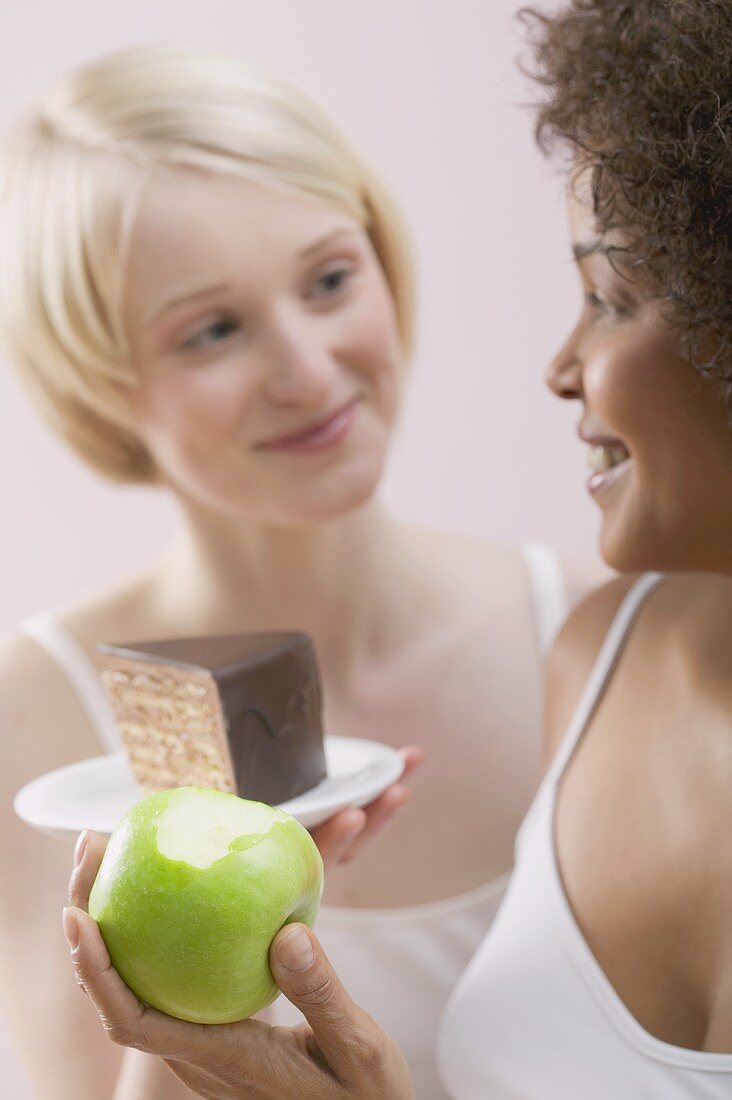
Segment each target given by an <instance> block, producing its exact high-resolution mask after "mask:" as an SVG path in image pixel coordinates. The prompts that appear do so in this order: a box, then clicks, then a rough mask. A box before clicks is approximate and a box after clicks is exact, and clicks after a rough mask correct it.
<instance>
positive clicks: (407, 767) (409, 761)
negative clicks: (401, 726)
mask: <svg viewBox="0 0 732 1100" xmlns="http://www.w3.org/2000/svg"><path fill="white" fill-rule="evenodd" d="M399 751H400V753H401V755H402V756H403V758H404V771H403V772H402V774H401V777H400V778H401V779H406V777H407V776H408V775H411V773H412V772H413V771H414V770H415V768H418V767H419V765H420V764H423V763H424V761H425V759H426V757H427V753H426V752H425V750H424V749H423V748H422V746H421V745H406V746H405V747H404V748H403V749H400V750H399Z"/></svg>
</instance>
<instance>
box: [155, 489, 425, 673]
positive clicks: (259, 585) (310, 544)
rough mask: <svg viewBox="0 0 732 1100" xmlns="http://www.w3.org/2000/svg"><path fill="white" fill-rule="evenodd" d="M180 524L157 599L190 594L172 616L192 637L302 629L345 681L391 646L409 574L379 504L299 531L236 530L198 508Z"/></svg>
mask: <svg viewBox="0 0 732 1100" xmlns="http://www.w3.org/2000/svg"><path fill="white" fill-rule="evenodd" d="M183 518H184V523H183V528H182V531H181V534H180V536H179V537H178V539H177V540H176V542H175V544H174V546H173V548H172V549H171V551H170V553H169V555H167V556H166V558H165V561H164V566H163V569H162V576H161V583H160V585H159V589H158V590H159V595H160V599H161V600H162V601H163V602H168V601H170V602H172V601H176V602H177V603H178V604H180V593H181V592H184V593H186V606H185V608H180V607H178V608H177V609H175V610H174V612H173V617H174V620H175V621H178V620H179V619H181V618H182V619H184V620H185V622H186V623H187V624H190V625H188V626H187V627H186V629H192V630H195V632H196V633H201V634H208V633H229V632H231V633H235V632H237V631H244V630H255V631H256V630H304V631H306V632H307V633H308V634H310V635H311V636H312V637H313V639H314V641H315V644H316V647H317V649H318V652H319V653H320V656H321V661H322V663H323V665H327V666H328V668H329V669H330V670H331V671H332V672H336V674H338V675H341V676H346V675H347V670H348V667H349V666H350V665H351V664H352V663H353V662H354V660H356V659H357V658H358V657H359V656H361V655H362V654H363V653H364V652H371V653H374V654H376V653H378V652H379V651H383V649H384V648H385V647H388V646H389V645H390V644H391V642H392V641H393V640H394V636H395V632H398V630H399V624H400V616H399V614H398V605H399V604H400V602H402V603H404V602H406V601H407V599H408V597H407V592H406V589H405V582H406V579H407V578H406V576H405V573H407V570H406V569H405V563H404V560H403V558H404V555H403V553H402V551H401V540H402V535H401V533H400V529H399V526H398V525H397V524H396V523H395V522H394V521H392V520H391V519H390V518H389V517H388V516H387V515H386V514H385V512H384V511H383V510H382V509H381V507H380V506H379V505H378V504H377V503H375V502H372V503H369V504H368V505H366V506H365V507H363V508H361V509H358V510H357V511H355V512H352V513H349V514H348V515H347V516H345V517H343V518H339V519H337V520H333V521H330V522H327V523H319V524H317V525H314V526H313V527H311V528H308V529H300V530H293V529H288V528H263V527H261V526H256V525H254V524H249V523H246V524H245V523H240V524H238V525H237V524H234V523H233V522H232V521H231V520H230V519H229V518H226V519H224V520H218V519H212V518H211V516H210V515H206V516H204V515H202V514H201V513H200V512H199V511H198V510H197V509H196V508H193V507H184V509H183ZM166 617H168V618H169V617H170V616H166Z"/></svg>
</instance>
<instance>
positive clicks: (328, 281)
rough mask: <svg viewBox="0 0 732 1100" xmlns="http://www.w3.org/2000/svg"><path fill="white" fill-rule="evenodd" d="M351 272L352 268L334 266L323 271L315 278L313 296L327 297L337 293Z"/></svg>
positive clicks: (342, 287)
mask: <svg viewBox="0 0 732 1100" xmlns="http://www.w3.org/2000/svg"><path fill="white" fill-rule="evenodd" d="M351 274H352V270H351V268H349V267H335V268H332V269H331V270H330V271H326V272H324V273H323V274H322V275H320V276H319V278H318V279H317V280H316V282H315V284H314V286H313V290H312V294H313V295H314V296H315V297H318V296H323V297H328V296H330V295H335V294H337V293H338V292H339V291H340V290H343V289H344V287H345V285H346V283H347V282H348V279H349V278H350V276H351Z"/></svg>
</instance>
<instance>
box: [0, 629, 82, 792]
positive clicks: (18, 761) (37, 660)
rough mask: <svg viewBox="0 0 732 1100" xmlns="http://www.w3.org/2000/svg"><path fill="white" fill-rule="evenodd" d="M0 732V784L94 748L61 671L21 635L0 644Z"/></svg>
mask: <svg viewBox="0 0 732 1100" xmlns="http://www.w3.org/2000/svg"><path fill="white" fill-rule="evenodd" d="M0 732H1V733H2V736H1V737H0V761H2V767H1V768H0V771H1V772H2V777H3V778H2V779H0V784H2V786H5V784H6V782H7V781H8V779H9V777H10V776H12V777H13V781H14V782H17V781H21V782H24V781H25V780H26V779H30V778H32V776H33V775H36V774H38V772H39V770H40V769H43V770H48V769H50V768H54V767H59V766H61V765H62V764H65V763H68V762H69V761H70V760H74V759H78V758H79V757H82V756H84V755H91V754H93V753H94V752H95V751H98V744H97V743H96V741H95V737H94V734H93V731H92V730H91V729H90V727H89V724H88V721H87V719H86V717H85V715H84V712H83V710H82V709H81V706H80V704H79V702H78V700H77V699H76V696H75V694H74V692H73V689H72V688H71V686H70V684H69V683H68V681H67V679H66V677H65V676H64V674H63V672H62V671H61V670H60V668H59V667H58V666H57V665H56V664H55V662H54V661H53V660H52V659H51V658H50V657H49V656H48V654H47V653H46V652H45V651H44V650H43V649H42V648H41V646H40V645H39V644H38V643H37V642H36V641H34V640H33V638H31V637H29V636H28V635H26V634H23V633H16V634H12V635H10V636H8V637H6V638H4V639H3V640H2V642H0Z"/></svg>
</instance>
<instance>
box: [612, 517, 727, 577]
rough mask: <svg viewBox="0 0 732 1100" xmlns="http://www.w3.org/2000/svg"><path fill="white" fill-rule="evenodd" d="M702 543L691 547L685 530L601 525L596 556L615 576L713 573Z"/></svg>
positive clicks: (656, 526)
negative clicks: (616, 573) (599, 555)
mask: <svg viewBox="0 0 732 1100" xmlns="http://www.w3.org/2000/svg"><path fill="white" fill-rule="evenodd" d="M704 545H705V542H704V539H700V540H698V545H697V546H694V545H692V542H691V541H690V539H689V528H688V527H685V528H684V529H668V528H663V529H661V526H660V525H659V524H654V523H652V522H651V521H650V519H649V520H648V521H647V522H646V523H643V524H641V523H629V522H626V523H624V524H620V523H616V524H610V523H608V522H607V520H606V521H605V522H604V523H603V527H602V532H601V534H600V553H601V555H602V558H603V561H605V563H606V564H607V565H609V566H610V568H611V569H614V570H616V572H618V573H689V572H693V573H696V572H715V571H716V570H715V566H714V563H713V562H711V561H710V560H709V554H708V553H707V552H705V551H704Z"/></svg>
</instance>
